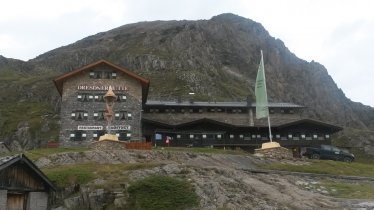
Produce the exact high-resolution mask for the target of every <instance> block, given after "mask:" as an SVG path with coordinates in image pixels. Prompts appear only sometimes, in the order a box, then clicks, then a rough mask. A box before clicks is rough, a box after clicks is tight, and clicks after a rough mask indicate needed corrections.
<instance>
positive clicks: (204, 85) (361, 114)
mask: <svg viewBox="0 0 374 210" xmlns="http://www.w3.org/2000/svg"><path fill="white" fill-rule="evenodd" d="M260 50H263V52H264V61H265V69H266V76H267V87H268V94H269V100H270V101H272V102H291V103H296V104H300V105H304V106H306V107H308V109H307V111H306V113H305V116H306V117H310V118H314V119H317V120H322V121H327V122H331V123H334V124H337V125H340V126H344V127H353V128H357V129H362V130H366V131H371V132H372V131H374V108H372V107H369V106H365V105H363V104H361V103H357V102H352V101H351V100H350V99H348V98H347V97H346V96H345V95H344V93H343V91H342V90H341V89H340V88H339V87H338V86H337V85H336V83H335V82H334V81H333V79H332V78H331V76H330V75H329V74H328V72H327V70H326V68H325V67H324V66H323V65H321V64H319V63H317V62H314V61H312V62H307V61H304V60H302V59H299V58H298V57H297V56H296V55H294V54H293V53H292V52H290V51H289V50H288V49H287V47H286V46H285V44H284V43H283V42H282V41H281V40H279V39H275V38H274V37H272V36H271V35H270V34H269V33H268V32H267V31H266V29H265V28H264V27H263V26H262V25H261V24H260V23H257V22H254V21H252V20H250V19H246V18H243V17H240V16H237V15H234V14H222V15H218V16H215V17H213V18H211V19H210V20H198V21H186V20H183V21H152V22H140V23H134V24H129V25H124V26H121V27H119V28H115V29H113V30H110V31H107V32H102V33H99V34H96V35H93V36H89V37H87V38H84V39H82V40H79V41H77V42H75V43H73V44H70V45H67V46H63V47H60V48H57V49H54V50H51V51H49V52H46V53H44V54H42V55H40V56H38V57H36V58H35V59H32V60H29V61H28V62H22V61H18V60H14V59H6V58H4V57H0V82H1V83H0V89H1V90H0V91H2V92H0V103H1V104H2V106H1V108H0V135H1V136H3V138H4V139H5V141H8V142H11V140H12V139H14V138H21V137H14V135H15V133H16V132H18V130H19V129H20V128H25V127H27V126H25V123H26V124H28V127H30V128H31V127H32V128H34V127H35V129H34V131H35V132H36V133H35V132H34V133H31V134H30V135H31V137H30V138H31V139H32V137H34V139H35V136H43V137H46V136H48V135H49V136H50V135H52V134H53V133H56V132H54V130H57V128H58V126H57V122H58V115H57V114H58V105H59V104H58V99H59V96H58V94H57V91H55V90H54V87H53V84H52V78H53V77H54V76H57V75H59V74H62V73H64V72H68V71H70V70H72V69H75V68H78V67H81V66H83V65H85V64H88V63H91V62H94V61H96V60H99V59H105V60H108V61H110V62H112V63H115V64H117V65H119V66H123V67H125V68H127V69H129V70H131V71H133V72H135V73H137V74H139V75H141V76H143V77H145V78H148V79H150V80H151V86H150V93H149V97H148V98H152V99H167V100H175V99H176V98H177V96H181V97H182V99H187V97H188V93H189V92H195V93H196V95H195V97H196V98H195V99H196V100H205V101H208V100H210V101H233V100H234V101H235V100H245V98H246V96H247V95H249V96H250V97H252V99H253V100H254V84H255V78H256V73H257V67H258V64H259V61H260ZM9 89H11V90H14V92H12V91H10V93H9ZM43 90H50V91H43ZM9 94H10V95H11V97H10V96H9ZM30 104H32V107H29V106H31V105H30ZM25 106H26V107H25ZM30 109H35V110H34V111H33V112H30V111H29V110H30ZM9 110H13V111H11V112H10V111H9ZM30 113H34V114H35V120H34V121H37V123H36V124H37V126H34V124H35V122H30V121H31V120H30V117H29V114H30ZM14 114H16V115H19V116H17V119H13V115H14ZM25 114H27V115H25ZM40 116H43V117H40ZM32 119H34V118H32ZM9 122H10V123H9ZM46 123H47V124H48V126H45V125H46ZM33 126H34V127H33ZM43 127H44V131H43V129H42V128H43ZM37 133H38V134H37ZM53 135H54V134H53ZM12 136H13V137H12ZM50 138H52V139H53V138H56V137H53V136H52V137H50ZM0 140H1V137H0ZM42 140H46V139H42ZM352 141H353V142H354V140H352ZM371 142H374V139H373V140H372V141H371ZM373 144H374V143H373Z"/></svg>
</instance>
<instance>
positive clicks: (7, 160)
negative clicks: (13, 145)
mask: <svg viewBox="0 0 374 210" xmlns="http://www.w3.org/2000/svg"><path fill="white" fill-rule="evenodd" d="M20 161H21V162H22V163H26V165H27V166H28V167H29V168H30V169H32V170H33V171H34V172H35V173H36V174H37V175H38V176H39V177H40V178H41V179H42V180H43V182H44V183H45V184H47V185H48V186H49V187H50V188H51V189H53V190H56V188H55V187H54V186H53V184H52V182H51V181H50V180H49V179H48V177H47V176H46V175H45V174H44V173H43V172H42V171H41V170H40V169H39V168H38V167H37V166H36V165H35V164H34V163H33V162H32V161H31V160H30V159H28V158H27V157H26V156H25V155H24V154H19V155H14V156H6V157H1V158H0V171H2V170H4V169H6V168H7V167H9V166H11V165H13V164H15V163H17V162H20Z"/></svg>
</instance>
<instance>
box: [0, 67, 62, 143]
mask: <svg viewBox="0 0 374 210" xmlns="http://www.w3.org/2000/svg"><path fill="white" fill-rule="evenodd" d="M52 77H53V74H52V73H48V72H44V73H43V74H41V75H30V74H26V73H21V72H16V71H13V70H2V71H0V96H1V98H0V104H1V106H0V116H1V117H0V118H1V119H0V138H1V137H4V136H9V135H12V134H14V132H15V131H16V130H17V128H18V126H19V125H20V124H23V125H28V127H29V129H30V131H31V135H32V137H35V136H38V138H41V139H45V140H50V139H56V138H57V136H58V129H59V128H58V125H57V120H58V119H53V118H52V117H53V116H54V115H55V113H54V111H53V106H52V104H51V103H50V101H48V100H46V99H48V98H50V97H51V93H50V91H49V90H50V88H52V86H53V84H52ZM46 89H48V91H46ZM44 124H48V126H49V130H46V131H44V132H40V131H41V128H42V126H43V125H44Z"/></svg>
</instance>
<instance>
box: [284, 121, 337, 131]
mask: <svg viewBox="0 0 374 210" xmlns="http://www.w3.org/2000/svg"><path fill="white" fill-rule="evenodd" d="M301 123H307V124H314V125H319V126H323V127H328V128H330V129H332V130H334V131H336V132H337V131H341V130H343V128H342V127H340V126H336V125H333V124H329V123H325V122H321V121H318V120H313V119H301V120H296V121H293V122H288V123H285V124H282V125H280V126H279V127H280V128H285V127H289V126H293V125H297V124H301Z"/></svg>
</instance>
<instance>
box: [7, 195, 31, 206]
mask: <svg viewBox="0 0 374 210" xmlns="http://www.w3.org/2000/svg"><path fill="white" fill-rule="evenodd" d="M26 198H27V197H26V194H22V193H14V194H13V193H11V194H10V193H9V194H8V196H7V208H6V209H7V210H25V209H26V208H25V207H26V203H27V202H26Z"/></svg>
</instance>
